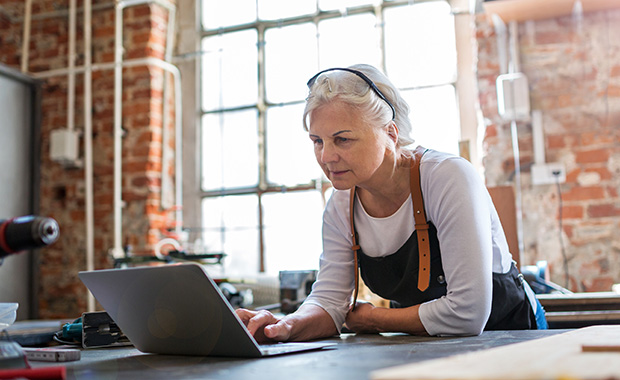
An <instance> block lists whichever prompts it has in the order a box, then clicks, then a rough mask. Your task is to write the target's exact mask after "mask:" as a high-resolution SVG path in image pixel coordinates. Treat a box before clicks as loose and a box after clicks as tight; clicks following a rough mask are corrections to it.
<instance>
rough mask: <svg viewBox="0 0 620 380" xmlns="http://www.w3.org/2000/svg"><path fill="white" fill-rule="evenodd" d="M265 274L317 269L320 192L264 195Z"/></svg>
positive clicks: (319, 245) (320, 243)
mask: <svg viewBox="0 0 620 380" xmlns="http://www.w3.org/2000/svg"><path fill="white" fill-rule="evenodd" d="M262 203H263V215H264V221H265V231H264V238H265V245H264V248H265V271H266V272H267V273H270V274H278V272H279V271H281V270H302V269H303V270H306V269H318V267H319V256H320V255H321V251H322V248H321V247H322V245H323V243H322V238H321V229H322V223H323V207H324V206H323V199H322V197H321V193H320V192H319V191H316V190H314V191H304V192H299V191H297V192H292V193H270V194H266V195H265V196H263V202H262Z"/></svg>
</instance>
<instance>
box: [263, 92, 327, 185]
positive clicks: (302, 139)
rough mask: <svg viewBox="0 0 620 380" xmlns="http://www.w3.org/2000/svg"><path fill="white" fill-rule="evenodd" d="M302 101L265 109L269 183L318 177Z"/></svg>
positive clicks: (298, 182)
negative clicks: (304, 123) (305, 123)
mask: <svg viewBox="0 0 620 380" xmlns="http://www.w3.org/2000/svg"><path fill="white" fill-rule="evenodd" d="M303 111H304V105H303V104H297V105H293V106H283V107H271V108H269V109H268V110H267V178H268V181H269V182H270V183H273V184H283V185H298V184H303V183H309V182H310V181H311V180H312V179H318V178H320V177H321V175H322V172H323V171H322V170H321V168H320V166H319V164H318V163H317V162H316V159H315V157H314V149H313V147H312V142H311V141H310V139H309V138H308V132H306V131H304V129H303V127H302V123H301V118H302V115H303Z"/></svg>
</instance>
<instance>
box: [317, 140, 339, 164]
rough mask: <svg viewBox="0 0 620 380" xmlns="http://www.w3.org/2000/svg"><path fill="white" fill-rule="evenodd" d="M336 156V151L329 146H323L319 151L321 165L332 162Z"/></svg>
mask: <svg viewBox="0 0 620 380" xmlns="http://www.w3.org/2000/svg"><path fill="white" fill-rule="evenodd" d="M337 157H338V155H337V154H336V150H335V149H334V147H333V146H331V144H325V145H323V149H321V157H320V160H321V163H323V164H327V163H329V162H334V161H335V160H336V159H337Z"/></svg>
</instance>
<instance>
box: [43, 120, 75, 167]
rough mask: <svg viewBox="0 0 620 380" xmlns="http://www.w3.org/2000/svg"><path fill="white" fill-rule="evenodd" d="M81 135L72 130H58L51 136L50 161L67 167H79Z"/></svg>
mask: <svg viewBox="0 0 620 380" xmlns="http://www.w3.org/2000/svg"><path fill="white" fill-rule="evenodd" d="M79 137H80V135H79V133H78V132H76V131H74V130H70V129H56V130H53V131H52V133H51V134H50V159H52V161H55V162H58V163H60V164H62V165H65V166H78V165H79V164H80V160H79V145H78V144H79V140H80V139H79Z"/></svg>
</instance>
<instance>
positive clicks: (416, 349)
mask: <svg viewBox="0 0 620 380" xmlns="http://www.w3.org/2000/svg"><path fill="white" fill-rule="evenodd" d="M566 331H568V330H540V331H538V330H523V331H486V332H484V333H482V335H480V336H475V337H445V338H438V337H416V336H410V335H404V334H381V335H370V334H369V335H355V334H342V335H341V336H340V337H335V338H331V339H327V341H329V342H334V343H337V345H335V346H334V347H333V348H327V349H322V350H319V351H311V352H304V353H297V354H290V355H284V356H273V357H268V358H261V359H238V358H215V357H190V356H168V355H152V354H144V353H142V352H140V351H138V350H136V349H135V348H133V347H117V348H97V349H84V350H82V352H81V359H80V360H79V361H75V362H68V363H64V365H65V366H66V368H67V379H86V378H88V379H100V378H101V379H117V378H118V379H137V378H147V379H149V380H157V379H166V380H168V379H223V380H224V379H225V380H233V379H247V380H261V379H269V380H304V379H312V380H317V379H319V380H328V379H338V380H345V379H356V380H357V379H369V378H370V377H371V373H372V372H373V371H376V370H379V369H384V368H388V367H393V366H400V365H404V364H410V363H418V362H422V361H427V360H431V359H438V358H447V357H450V356H453V355H457V354H464V353H470V352H474V351H481V350H486V349H489V348H493V347H499V346H505V345H510V344H514V343H519V342H525V341H531V340H533V339H538V338H545V337H551V336H555V335H557V334H561V333H563V332H566ZM31 364H32V366H33V367H43V366H50V365H63V364H62V363H54V364H50V363H45V362H31Z"/></svg>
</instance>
